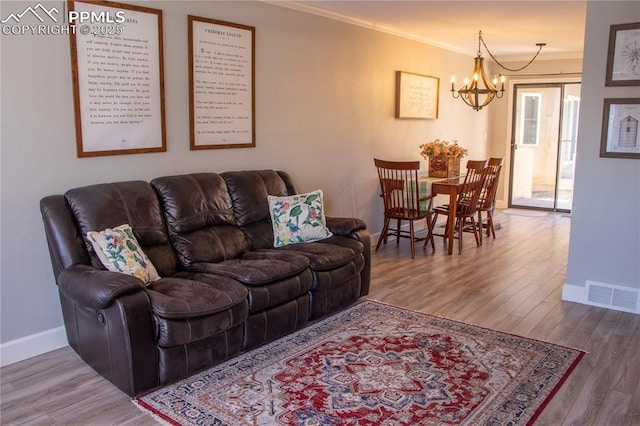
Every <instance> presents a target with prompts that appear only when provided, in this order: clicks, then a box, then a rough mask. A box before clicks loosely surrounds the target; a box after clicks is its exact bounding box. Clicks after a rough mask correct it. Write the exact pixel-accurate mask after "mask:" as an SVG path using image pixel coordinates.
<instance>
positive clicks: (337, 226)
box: [327, 217, 367, 236]
mask: <svg viewBox="0 0 640 426" xmlns="http://www.w3.org/2000/svg"><path fill="white" fill-rule="evenodd" d="M327 228H329V231H331V232H332V233H333V234H336V235H345V236H348V235H350V234H352V233H354V232H356V231H360V230H363V229H367V224H366V223H365V222H364V221H363V220H362V219H357V218H351V217H327Z"/></svg>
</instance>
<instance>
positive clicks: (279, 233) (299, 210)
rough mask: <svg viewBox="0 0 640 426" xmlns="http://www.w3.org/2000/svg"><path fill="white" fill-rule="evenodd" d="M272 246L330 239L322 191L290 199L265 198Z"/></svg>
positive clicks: (330, 234) (290, 197) (270, 196)
mask: <svg viewBox="0 0 640 426" xmlns="http://www.w3.org/2000/svg"><path fill="white" fill-rule="evenodd" d="M267 199H268V202H269V212H270V214H271V223H272V224H273V246H274V247H282V246H286V245H288V244H298V243H306V242H311V241H318V240H322V239H325V238H328V237H330V236H332V235H333V234H332V233H331V231H329V229H328V228H327V222H326V218H325V216H324V205H323V201H322V190H320V189H318V190H317V191H313V192H309V193H307V194H298V195H292V196H289V197H274V196H272V195H269V196H267Z"/></svg>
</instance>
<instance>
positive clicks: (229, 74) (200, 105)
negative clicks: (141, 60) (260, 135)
mask: <svg viewBox="0 0 640 426" xmlns="http://www.w3.org/2000/svg"><path fill="white" fill-rule="evenodd" d="M188 25H189V30H188V31H189V115H190V126H189V130H190V149H192V150H198V149H221V148H247V147H254V146H256V135H255V95H254V86H255V65H254V64H255V47H254V46H255V28H254V27H250V26H247V25H241V24H234V23H231V22H224V21H217V20H214V19H208V18H201V17H197V16H192V15H189V16H188Z"/></svg>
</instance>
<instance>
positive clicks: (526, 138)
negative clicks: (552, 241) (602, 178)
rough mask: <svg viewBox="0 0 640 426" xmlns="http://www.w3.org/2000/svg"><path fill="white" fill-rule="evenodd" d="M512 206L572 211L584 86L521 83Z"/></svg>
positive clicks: (515, 114) (517, 92) (516, 89)
mask: <svg viewBox="0 0 640 426" xmlns="http://www.w3.org/2000/svg"><path fill="white" fill-rule="evenodd" d="M514 97H515V98H514V104H513V105H514V111H513V125H512V129H513V130H512V136H511V141H512V143H511V149H512V153H511V154H512V155H511V161H512V164H511V170H512V173H511V181H510V194H509V206H510V207H526V208H536V209H544V210H554V211H555V210H558V211H570V210H571V200H572V198H573V170H574V164H575V155H576V141H577V129H578V111H579V106H580V83H557V84H516V85H515V86H514Z"/></svg>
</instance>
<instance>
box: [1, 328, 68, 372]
mask: <svg viewBox="0 0 640 426" xmlns="http://www.w3.org/2000/svg"><path fill="white" fill-rule="evenodd" d="M68 345H69V342H68V341H67V334H66V333H65V330H64V326H61V327H57V328H52V329H50V330H46V331H42V332H40V333H35V334H32V335H30V336H25V337H21V338H19V339H15V340H11V341H9V342H6V343H2V344H0V367H4V366H6V365H9V364H13V363H15V362H18V361H23V360H25V359H28V358H31V357H34V356H37V355H42V354H44V353H46V352H50V351H53V350H56V349H60V348H63V347H65V346H68Z"/></svg>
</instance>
